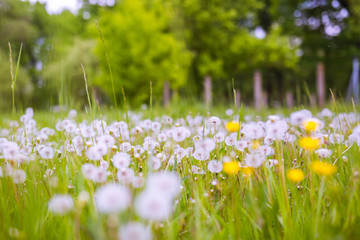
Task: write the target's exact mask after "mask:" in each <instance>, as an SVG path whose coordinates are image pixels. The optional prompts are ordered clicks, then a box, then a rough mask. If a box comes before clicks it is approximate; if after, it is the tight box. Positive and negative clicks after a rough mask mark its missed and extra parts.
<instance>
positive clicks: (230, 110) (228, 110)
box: [225, 108, 234, 116]
mask: <svg viewBox="0 0 360 240" xmlns="http://www.w3.org/2000/svg"><path fill="white" fill-rule="evenodd" d="M233 113H234V111H233V110H232V109H231V108H229V109H226V111H225V114H226V115H228V116H231V115H233Z"/></svg>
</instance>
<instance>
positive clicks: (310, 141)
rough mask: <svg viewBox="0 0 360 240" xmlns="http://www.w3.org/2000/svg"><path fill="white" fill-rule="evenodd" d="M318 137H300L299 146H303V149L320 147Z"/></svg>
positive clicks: (310, 149)
mask: <svg viewBox="0 0 360 240" xmlns="http://www.w3.org/2000/svg"><path fill="white" fill-rule="evenodd" d="M320 143H321V141H320V139H319V138H315V137H308V136H307V137H302V138H300V141H299V144H300V147H302V148H304V149H305V150H309V151H312V150H315V149H318V148H319V147H320Z"/></svg>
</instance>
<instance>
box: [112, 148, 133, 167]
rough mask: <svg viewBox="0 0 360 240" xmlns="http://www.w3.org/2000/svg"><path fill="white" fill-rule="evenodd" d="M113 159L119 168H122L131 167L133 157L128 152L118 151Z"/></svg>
mask: <svg viewBox="0 0 360 240" xmlns="http://www.w3.org/2000/svg"><path fill="white" fill-rule="evenodd" d="M111 161H112V162H113V165H114V166H115V167H116V168H117V169H121V168H127V167H129V165H130V163H131V158H130V155H129V154H127V153H124V152H118V153H116V154H115V155H114V156H113V157H112V159H111Z"/></svg>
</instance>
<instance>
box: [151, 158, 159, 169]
mask: <svg viewBox="0 0 360 240" xmlns="http://www.w3.org/2000/svg"><path fill="white" fill-rule="evenodd" d="M150 161H151V162H150V163H151V167H152V169H153V170H158V169H159V168H160V167H161V161H160V159H159V158H157V157H153V158H151V159H150Z"/></svg>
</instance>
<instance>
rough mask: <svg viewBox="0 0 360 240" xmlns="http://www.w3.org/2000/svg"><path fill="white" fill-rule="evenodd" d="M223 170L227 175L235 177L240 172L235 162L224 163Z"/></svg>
mask: <svg viewBox="0 0 360 240" xmlns="http://www.w3.org/2000/svg"><path fill="white" fill-rule="evenodd" d="M223 170H224V172H226V173H227V174H229V175H235V174H237V173H238V172H239V171H240V166H239V163H238V162H236V161H230V162H224V164H223Z"/></svg>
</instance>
